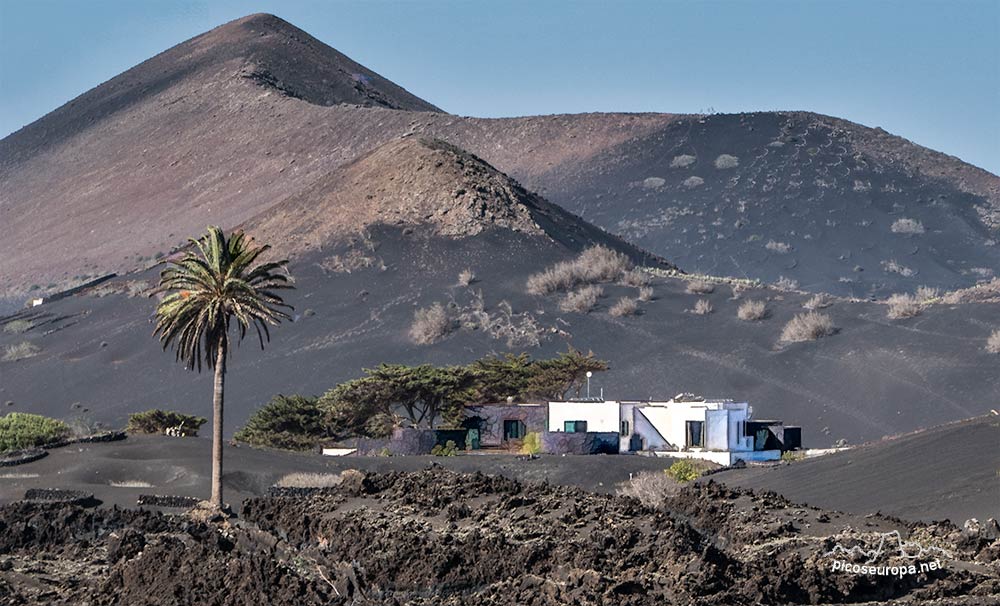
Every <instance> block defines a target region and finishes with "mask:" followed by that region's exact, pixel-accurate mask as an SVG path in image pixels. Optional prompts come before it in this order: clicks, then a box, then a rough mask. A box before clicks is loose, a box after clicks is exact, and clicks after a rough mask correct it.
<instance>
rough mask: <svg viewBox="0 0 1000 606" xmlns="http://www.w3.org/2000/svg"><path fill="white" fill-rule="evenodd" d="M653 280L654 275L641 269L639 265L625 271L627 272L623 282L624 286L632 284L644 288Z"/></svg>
mask: <svg viewBox="0 0 1000 606" xmlns="http://www.w3.org/2000/svg"><path fill="white" fill-rule="evenodd" d="M652 281H653V279H652V277H651V276H650V275H649V274H648V273H646V272H644V271H642V270H641V269H639V268H638V267H636V268H633V269H630V270H629V271H627V272H625V274H624V275H623V276H622V279H621V283H622V284H623V285H624V286H632V287H634V288H642V287H643V286H649V284H650V282H652Z"/></svg>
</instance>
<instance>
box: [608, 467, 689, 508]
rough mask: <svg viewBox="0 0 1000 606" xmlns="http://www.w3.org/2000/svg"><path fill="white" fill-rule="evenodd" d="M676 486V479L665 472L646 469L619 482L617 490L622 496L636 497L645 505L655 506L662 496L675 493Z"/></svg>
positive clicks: (661, 500) (661, 499) (677, 486)
mask: <svg viewBox="0 0 1000 606" xmlns="http://www.w3.org/2000/svg"><path fill="white" fill-rule="evenodd" d="M664 471H665V470H664ZM678 488H679V485H678V484H677V481H676V480H674V479H673V478H672V477H670V476H669V475H668V474H667V473H661V472H659V471H651V470H646V471H640V472H639V473H637V474H635V475H633V476H632V477H631V478H629V479H628V480H626V481H624V482H622V483H621V484H619V485H618V491H617V492H618V494H620V495H622V496H625V497H632V498H633V499H637V500H638V501H639V502H641V503H642V504H643V505H645V506H647V507H656V506H657V505H659V504H660V503H662V502H663V499H664V498H666V497H668V496H670V495H671V494H673V493H676V492H677V490H678Z"/></svg>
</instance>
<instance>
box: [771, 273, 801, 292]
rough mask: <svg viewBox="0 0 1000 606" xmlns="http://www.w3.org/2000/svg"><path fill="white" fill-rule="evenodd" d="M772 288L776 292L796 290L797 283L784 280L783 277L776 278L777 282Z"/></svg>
mask: <svg viewBox="0 0 1000 606" xmlns="http://www.w3.org/2000/svg"><path fill="white" fill-rule="evenodd" d="M774 287H775V288H777V289H778V290H798V289H799V281H798V280H793V279H791V278H786V277H785V276H778V281H777V282H775V283H774Z"/></svg>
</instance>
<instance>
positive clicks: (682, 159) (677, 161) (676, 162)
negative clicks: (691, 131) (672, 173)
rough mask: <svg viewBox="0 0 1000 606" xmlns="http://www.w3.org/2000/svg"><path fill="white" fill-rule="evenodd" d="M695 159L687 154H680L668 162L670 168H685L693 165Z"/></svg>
mask: <svg viewBox="0 0 1000 606" xmlns="http://www.w3.org/2000/svg"><path fill="white" fill-rule="evenodd" d="M695 160H696V158H695V157H694V156H691V155H688V154H681V155H679V156H674V159H673V160H671V161H670V168H687V167H688V166H691V165H692V164H694V163H695Z"/></svg>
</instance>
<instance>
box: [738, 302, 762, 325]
mask: <svg viewBox="0 0 1000 606" xmlns="http://www.w3.org/2000/svg"><path fill="white" fill-rule="evenodd" d="M736 317H738V318H739V319H740V320H743V321H744V322H756V321H758V320H763V319H764V318H766V317H767V303H765V302H763V301H744V302H743V303H742V304H741V305H740V306H739V308H738V309H737V310H736Z"/></svg>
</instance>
